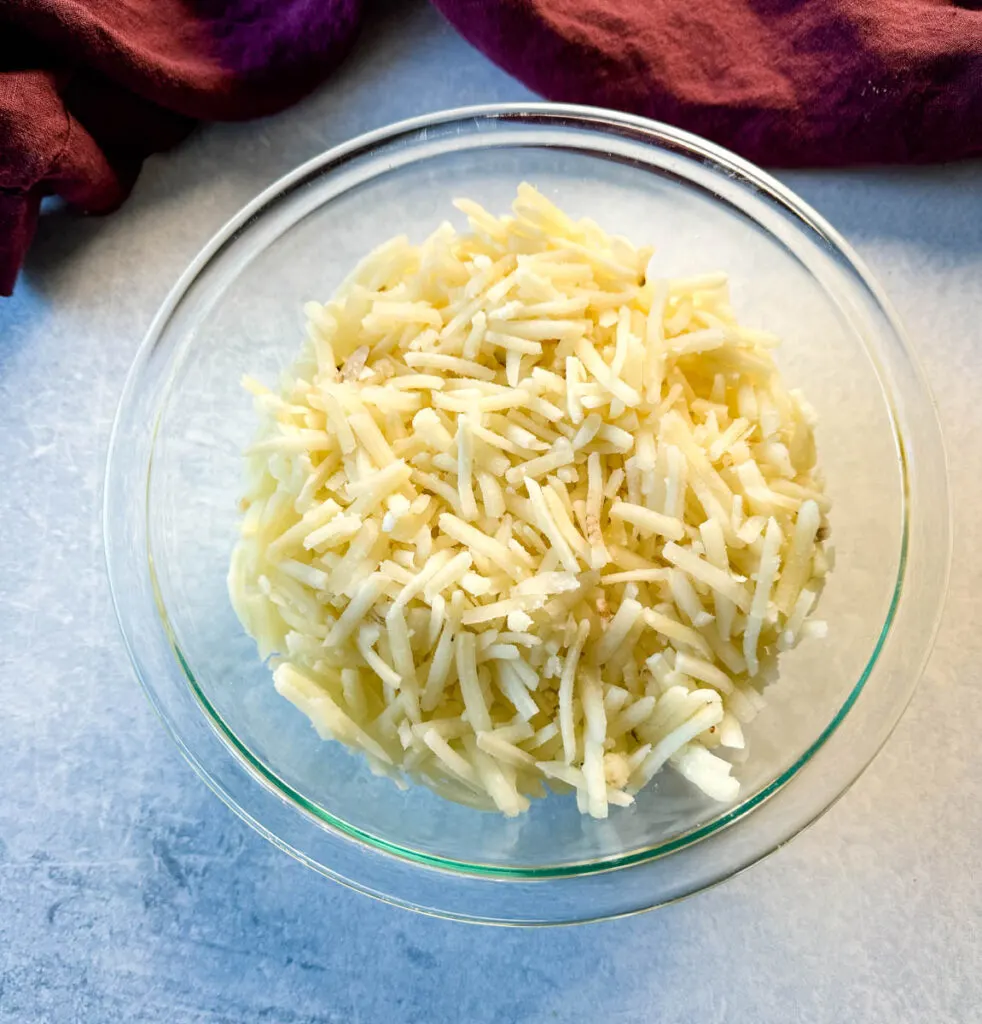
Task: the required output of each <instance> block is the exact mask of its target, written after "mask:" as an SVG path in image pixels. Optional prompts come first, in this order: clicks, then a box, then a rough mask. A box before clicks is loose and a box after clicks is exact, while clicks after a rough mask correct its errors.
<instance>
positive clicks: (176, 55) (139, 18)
mask: <svg viewBox="0 0 982 1024" xmlns="http://www.w3.org/2000/svg"><path fill="white" fill-rule="evenodd" d="M360 6H361V2H360V0H0V295H9V294H10V292H11V290H12V289H13V286H14V281H15V279H16V277H17V271H18V269H19V267H20V265H21V262H22V261H23V258H24V254H25V253H26V251H27V247H28V245H29V244H30V241H31V237H32V235H33V233H34V227H35V223H36V221H37V215H38V208H39V205H40V202H41V198H42V197H43V196H44V195H48V194H56V195H59V196H62V197H63V198H64V199H65V200H67V201H68V202H69V203H70V204H72V205H73V206H75V207H77V208H78V209H80V210H83V211H86V212H89V213H105V212H107V211H108V210H111V209H113V208H114V207H115V206H118V205H119V203H120V202H122V200H123V199H124V198H125V197H126V195H127V193H128V192H129V190H130V188H131V187H132V184H133V181H134V180H135V178H136V175H137V173H138V171H139V169H140V164H141V163H142V161H143V159H144V157H146V156H147V155H148V154H150V153H153V152H156V151H158V150H161V149H166V148H167V147H168V146H171V145H173V144H174V143H175V142H177V141H178V140H179V139H181V138H182V137H183V136H184V135H186V134H187V132H188V131H190V129H191V127H192V126H193V125H194V122H195V121H196V120H198V119H209V120H240V119H243V118H249V117H258V116H260V115H263V114H270V113H273V112H274V111H277V110H280V109H282V108H283V107H286V106H288V105H289V104H290V103H293V102H295V101H296V100H298V99H299V98H300V97H301V96H303V95H304V94H305V93H306V92H308V91H309V90H310V89H312V88H313V87H314V86H315V85H316V84H317V83H318V82H320V81H321V80H322V79H323V78H324V77H325V76H326V75H328V74H329V73H330V72H331V70H332V69H333V68H334V67H335V65H336V64H337V63H338V62H339V61H340V60H341V58H342V57H343V56H344V54H345V52H346V51H347V49H348V46H349V44H350V43H351V41H352V39H353V37H354V34H355V30H356V27H357V21H358V13H359V8H360Z"/></svg>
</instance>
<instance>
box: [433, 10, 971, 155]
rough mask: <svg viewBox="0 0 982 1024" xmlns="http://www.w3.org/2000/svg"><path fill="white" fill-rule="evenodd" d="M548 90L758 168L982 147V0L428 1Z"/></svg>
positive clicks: (503, 62) (551, 95) (508, 66)
mask: <svg viewBox="0 0 982 1024" xmlns="http://www.w3.org/2000/svg"><path fill="white" fill-rule="evenodd" d="M433 3H434V4H435V5H436V6H437V7H438V8H439V9H440V10H441V11H442V12H443V14H444V15H445V16H446V18H447V19H448V20H449V21H450V23H451V24H452V25H454V27H455V28H456V29H457V30H458V31H459V32H460V33H461V34H462V35H463V36H464V37H465V38H466V39H468V40H469V41H470V42H471V43H473V44H474V46H476V47H477V48H478V49H479V50H481V51H482V52H483V53H485V54H487V56H488V57H490V58H491V60H493V61H494V62H495V63H496V64H499V65H500V66H501V67H502V68H504V69H505V70H506V71H508V72H509V73H510V74H512V75H514V76H515V77H516V78H518V79H521V81H522V82H524V83H525V84H526V85H528V86H530V87H531V88H533V89H535V90H536V92H539V93H541V94H542V95H543V96H545V97H547V98H548V99H551V100H564V101H566V102H573V103H589V104H594V105H597V106H605V107H614V108H616V109H619V110H625V111H628V112H630V113H635V114H642V115H644V116H646V117H652V118H655V119H657V120H659V121H667V122H668V123H669V124H674V125H677V126H679V127H681V128H686V129H688V130H690V131H693V132H696V133H698V134H700V135H704V136H706V137H707V138H709V139H712V140H713V141H714V142H719V143H721V144H722V145H724V146H726V147H728V148H730V149H733V150H735V151H736V152H738V153H740V154H741V155H743V156H745V157H748V158H749V159H751V160H754V161H756V162H757V163H761V164H767V165H771V166H774V165H781V166H821V165H825V166H828V165H838V164H854V163H873V162H875V163H899V162H914V161H927V160H950V159H954V158H957V157H964V156H969V155H972V154H976V153H982V0H962V2H960V3H957V2H952V0H433Z"/></svg>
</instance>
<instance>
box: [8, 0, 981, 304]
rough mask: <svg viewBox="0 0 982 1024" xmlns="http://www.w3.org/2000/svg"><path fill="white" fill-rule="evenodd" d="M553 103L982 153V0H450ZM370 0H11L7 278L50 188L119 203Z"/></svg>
mask: <svg viewBox="0 0 982 1024" xmlns="http://www.w3.org/2000/svg"><path fill="white" fill-rule="evenodd" d="M433 2H434V4H435V5H436V7H438V8H439V9H440V10H441V11H442V12H443V14H444V15H445V16H446V18H447V19H448V20H449V21H450V22H451V24H453V25H454V26H456V28H457V29H458V30H459V31H460V32H461V33H462V34H463V35H464V37H465V38H467V39H468V40H469V41H470V42H472V43H473V44H474V45H475V46H476V47H478V49H480V50H482V51H483V52H484V53H485V54H487V55H488V57H490V58H491V59H492V60H493V61H495V62H496V63H498V64H500V65H501V66H502V67H503V68H504V69H505V70H506V71H509V72H510V73H511V74H513V75H515V76H516V77H517V78H519V79H521V80H522V81H523V82H525V83H526V84H527V85H529V86H531V87H532V88H533V89H535V90H536V91H538V92H540V93H541V94H543V95H544V96H546V97H547V98H549V99H555V100H566V101H572V102H578V103H588V104H594V105H599V106H610V107H615V108H619V109H622V110H627V111H631V112H634V113H638V114H643V115H647V116H649V117H654V118H657V119H659V120H663V121H667V122H669V123H671V124H675V125H678V126H680V127H683V128H687V129H689V130H691V131H694V132H697V133H699V134H701V135H705V136H707V137H708V138H710V139H713V140H714V141H716V142H719V143H722V144H723V145H725V146H728V147H730V148H731V149H734V150H736V151H737V152H739V153H742V154H743V155H744V156H747V157H749V158H750V159H752V160H755V161H757V162H758V163H763V164H769V165H784V166H795V165H836V164H848V163H859V162H905V161H924V160H945V159H953V158H956V157H962V156H967V155H970V154H974V153H982V10H980V9H979V8H980V7H982V0H962V2H960V3H955V2H952V0H433ZM360 5H361V0H0V295H4V294H9V293H10V291H11V289H12V288H13V284H14V280H15V278H16V276H17V271H18V268H19V267H20V264H21V262H22V260H23V257H24V254H25V252H26V250H27V247H28V245H29V244H30V240H31V236H32V234H33V231H34V226H35V223H36V220H37V215H38V208H39V205H40V201H41V198H42V196H44V195H47V194H57V195H60V196H62V197H63V198H64V199H65V200H67V201H68V202H69V203H70V204H72V205H73V206H75V207H77V208H78V209H80V210H83V211H87V212H91V213H103V212H106V211H108V210H111V209H112V208H113V207H115V206H116V205H118V204H119V203H120V202H121V201H122V200H123V198H125V196H126V194H127V193H128V191H129V189H130V187H131V186H132V183H133V181H134V179H135V177H136V174H137V173H138V171H139V168H140V164H141V162H142V160H143V158H144V157H145V156H147V155H148V154H149V153H152V152H155V151H157V150H160V149H164V148H166V147H168V146H169V145H172V144H173V143H174V142H176V141H178V140H179V139H180V138H181V137H182V136H183V135H184V134H186V133H187V132H188V131H189V130H190V128H191V126H192V125H193V123H194V121H195V120H197V119H202V118H204V119H215V120H229V119H231V120H235V119H240V118H248V117H255V116H258V115H261V114H268V113H271V112H273V111H276V110H279V109H280V108H282V107H284V106H286V105H288V104H289V103H291V102H293V101H294V100H296V99H298V98H299V97H300V96H302V95H303V94H304V93H305V92H307V91H308V90H309V89H311V88H312V87H313V86H314V85H316V84H317V83H318V82H319V81H320V80H321V79H322V78H324V77H325V76H326V75H327V74H328V73H329V72H330V71H331V70H332V69H333V67H334V66H335V65H336V64H337V63H338V61H339V60H340V59H341V58H342V57H343V55H344V53H345V52H346V50H347V48H348V46H349V44H350V42H351V40H352V37H353V35H354V32H355V28H356V23H357V20H358V14H359V7H360Z"/></svg>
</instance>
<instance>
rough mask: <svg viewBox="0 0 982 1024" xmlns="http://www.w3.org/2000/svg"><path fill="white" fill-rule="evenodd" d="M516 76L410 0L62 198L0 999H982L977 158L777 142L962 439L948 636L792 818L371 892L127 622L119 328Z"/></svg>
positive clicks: (11, 605) (322, 1013)
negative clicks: (650, 854)
mask: <svg viewBox="0 0 982 1024" xmlns="http://www.w3.org/2000/svg"><path fill="white" fill-rule="evenodd" d="M527 96H528V93H527V92H526V91H525V90H524V89H523V88H522V87H521V86H519V85H518V84H517V83H515V82H513V81H511V80H510V79H509V78H508V77H506V76H505V75H504V74H502V73H501V72H499V71H497V70H496V69H495V68H493V67H492V66H490V65H489V64H488V63H487V62H486V61H485V60H484V59H483V58H482V57H480V56H479V55H478V54H476V53H474V52H473V51H471V50H470V49H469V48H468V47H467V46H466V44H464V43H463V42H462V41H460V40H459V39H458V38H457V37H456V36H455V35H454V34H453V33H452V32H451V30H450V29H449V28H447V27H446V26H445V25H444V24H443V23H442V22H441V21H440V20H439V19H438V17H437V16H436V15H435V14H433V13H432V12H430V11H429V10H428V9H427V8H425V7H423V6H422V5H421V4H419V3H412V4H408V5H406V6H404V7H403V8H402V10H401V13H397V12H392V11H390V13H388V14H384V15H378V16H377V20H376V19H373V24H371V25H370V26H369V27H368V31H366V33H365V38H364V39H363V41H362V43H361V44H360V46H359V48H358V49H357V51H356V53H355V54H354V55H353V56H352V58H351V59H350V60H349V61H348V62H347V63H346V64H345V66H344V68H343V69H342V70H341V71H340V73H339V74H337V75H336V76H335V77H334V78H333V80H332V81H331V82H330V83H329V84H328V85H327V86H326V87H325V88H323V89H322V90H321V91H320V92H318V93H317V94H316V95H315V96H313V97H312V98H311V99H309V100H308V101H306V102H305V103H303V104H301V105H300V106H299V107H297V108H296V109H294V110H293V111H290V112H289V113H287V114H285V115H283V116H281V117H277V118H272V119H269V120H267V121H263V122H259V123H254V124H248V125H241V126H222V127H211V128H208V129H207V130H202V131H200V132H199V133H198V134H197V135H196V136H195V137H194V138H193V139H192V140H191V141H190V142H189V143H188V144H186V145H185V146H184V147H183V148H181V149H180V150H178V151H176V152H174V153H173V154H170V155H166V156H162V157H158V158H156V159H153V160H151V161H150V162H149V163H148V164H147V167H146V170H145V172H144V174H143V176H142V178H141V179H140V183H139V185H138V187H137V189H136V193H135V195H134V196H133V199H132V200H131V201H130V202H129V203H128V204H127V205H126V206H125V207H124V209H123V210H121V211H120V212H119V213H118V214H116V215H115V216H113V217H112V218H110V219H108V220H104V221H101V220H100V221H97V220H92V221H83V220H79V219H74V218H69V217H63V216H61V215H55V216H52V217H49V218H47V219H46V220H45V221H44V223H43V224H42V227H41V231H40V237H39V238H38V241H37V244H36V246H35V247H34V249H33V251H32V253H31V256H30V260H29V263H28V267H27V271H26V273H25V275H24V277H23V280H22V281H21V284H20V287H19V290H18V293H17V296H16V297H15V298H14V299H12V300H6V301H0V480H2V488H0V636H2V639H3V641H4V643H3V651H2V655H0V659H2V666H3V668H2V673H0V1022H2V1024H33V1022H48V1021H51V1022H58V1024H61V1022H75V1021H78V1022H86V1024H104V1022H105V1024H111V1022H117V1021H127V1022H128V1021H139V1022H143V1021H147V1022H155V1021H164V1020H166V1021H169V1022H175V1024H219V1022H221V1024H244V1022H251V1021H270V1022H274V1024H314V1022H331V1024H335V1022H336V1024H342V1022H343V1024H356V1022H377V1021H392V1022H399V1024H403V1022H407V1024H408V1022H417V1021H418V1022H424V1021H425V1022H436V1024H442V1022H447V1024H455V1022H458V1021H463V1020H467V1021H470V1022H474V1024H481V1022H492V1021H494V1022H499V1021H500V1022H507V1024H511V1022H526V1021H528V1022H533V1021H535V1022H537V1021H559V1022H567V1021H575V1020H579V1019H581V1018H584V1017H589V1018H591V1019H597V1020H602V1021H604V1022H609V1024H621V1022H625V1024H626V1022H641V1021H659V1022H676V1021H677V1022H682V1021H685V1022H689V1021H692V1022H695V1021H699V1022H702V1024H711V1022H716V1021H750V1022H759V1024H770V1022H773V1024H788V1022H798V1021H801V1022H806V1021H807V1022H811V1021H828V1022H853V1021H861V1022H881V1021H882V1022H890V1024H897V1022H907V1021H929V1022H942V1021H944V1022H946V1021H970V1020H974V1021H977V1020H979V1019H980V1014H982V1009H980V1004H982V980H980V975H979V971H978V968H979V966H980V961H982V956H980V934H979V923H980V919H982V888H980V881H979V872H978V870H977V867H976V864H977V859H978V855H979V850H980V842H979V841H980V838H982V837H980V827H979V826H980V820H982V811H980V804H982V756H980V750H979V742H978V722H979V718H980V714H982V691H980V686H979V675H980V660H982V631H980V629H979V626H978V616H977V611H976V609H977V605H976V599H977V596H978V594H979V582H980V578H979V577H980V568H979V564H980V563H979V557H980V554H982V525H980V517H979V500H980V498H982V483H980V480H982V473H980V469H982V465H980V461H982V460H980V454H979V453H980V444H979V436H980V429H982V403H980V395H982V386H980V381H982V312H980V303H982V291H980V284H979V282H980V280H982V166H980V165H979V164H962V165H959V166H951V167H938V168H931V169H918V170H877V171H849V172H835V173H832V172H823V173H820V174H819V173H795V174H782V175H781V177H782V178H783V180H785V181H786V182H788V183H789V184H790V185H791V187H792V188H794V189H796V190H797V191H798V192H799V193H800V194H801V195H803V196H804V197H805V198H806V199H807V200H808V201H810V202H811V203H813V204H814V205H815V206H816V207H817V208H818V209H819V210H820V211H821V212H822V213H824V214H825V215H826V216H827V217H828V218H829V219H830V220H831V221H832V223H833V224H835V225H836V226H837V227H838V228H840V229H841V230H842V231H843V232H844V233H845V234H846V236H847V237H849V238H850V239H851V241H852V242H853V243H854V244H855V245H856V247H857V248H858V249H859V251H860V252H861V254H862V255H863V256H864V257H865V258H866V259H867V260H868V262H869V263H870V265H871V266H872V268H873V270H874V272H875V273H876V274H877V275H878V276H879V278H880V279H881V281H882V282H883V283H884V285H885V286H886V288H887V290H888V291H889V292H890V294H891V295H892V297H893V299H894V302H895V303H896V305H897V307H898V308H899V310H900V313H901V315H902V316H903V317H904V319H905V320H906V322H907V325H908V327H909V329H910V332H911V334H912V335H913V337H914V338H915V339H916V340H917V341H918V342H919V345H920V349H921V353H922V356H923V359H924V362H925V364H926V368H927V372H928V375H929V377H930V379H931V383H932V385H933V387H934V388H935V391H936V394H937V396H938V399H939V404H940V407H941V416H942V420H943V424H944V428H945V432H946V436H947V442H948V446H949V453H950V462H951V479H952V486H953V497H954V503H955V550H956V559H955V564H954V569H953V576H952V587H951V596H950V599H949V604H948V608H947V613H946V615H945V620H944V624H943V627H942V630H941V634H940V637H939V640H938V645H937V649H936V651H935V654H934V656H933V658H932V660H931V663H930V666H929V668H928V671H927V674H926V676H925V678H924V680H923V682H922V683H921V686H920V688H919V690H918V692H917V695H916V697H915V699H914V702H913V704H912V706H911V708H910V710H909V712H908V713H907V715H906V716H905V718H904V720H903V722H902V723H901V725H900V727H899V728H898V730H897V732H896V734H895V735H894V737H893V738H892V739H891V741H890V743H889V744H888V746H887V748H886V749H885V751H884V752H883V753H882V754H881V755H880V757H879V758H878V759H877V761H876V762H875V763H874V765H873V766H872V768H871V769H870V770H869V771H868V772H867V773H866V774H865V776H864V777H863V778H862V779H861V780H860V782H859V783H858V784H857V785H856V786H855V787H854V788H853V789H852V791H851V792H850V793H849V794H848V795H847V796H846V797H845V798H844V799H843V800H842V801H840V803H839V804H838V805H837V806H836V807H834V808H833V809H832V811H831V812H830V813H829V814H827V815H826V816H825V818H824V819H823V820H821V821H820V822H819V823H818V824H817V825H815V826H814V827H813V828H812V829H811V830H809V831H808V832H807V833H806V834H805V835H804V836H802V837H801V838H800V839H798V840H797V841H796V842H795V843H794V844H792V845H791V846H790V847H789V848H788V849H786V850H784V851H782V852H780V853H779V854H777V855H776V856H774V857H773V858H771V859H770V860H768V861H767V862H765V863H764V864H763V865H761V866H758V867H757V868H755V869H753V870H751V871H749V872H747V873H746V874H744V875H742V876H741V877H739V878H737V879H735V880H732V881H731V882H729V883H727V884H726V885H724V886H722V887H721V888H719V889H717V890H715V891H713V892H711V893H708V894H704V895H702V896H700V897H697V898H695V899H693V900H690V901H688V902H685V903H683V904H681V905H679V906H676V907H672V908H669V909H667V910H663V911H660V912H657V913H654V914H648V915H644V916H642V917H640V918H635V919H633V920H628V921H621V922H614V923H610V924H603V925H594V926H589V927H585V928H574V929H563V930H553V931H547V932H538V933H532V932H515V931H503V930H498V929H478V928H473V927H467V926H463V925H454V924H450V923H446V922H442V921H437V920H429V919H425V918H420V917H416V916H413V915H410V914H408V913H406V912H405V911H399V910H394V909H391V908H389V907H386V906H383V905H381V904H377V903H374V902H372V901H370V900H368V899H366V898H365V897H362V896H358V895H355V894H353V893H350V892H348V891H347V890H345V889H343V888H341V887H340V886H337V885H333V884H331V883H329V882H327V881H326V880H324V879H322V878H320V877H318V876H316V875H315V874H313V873H312V872H310V871H307V870H306V869H304V868H302V867H301V866H300V865H299V864H296V863H294V862H293V861H292V860H291V859H290V858H288V857H287V856H285V855H284V854H282V853H280V852H278V851H277V850H275V849H274V848H273V847H272V846H269V845H268V844H266V843H265V842H264V841H263V840H262V839H260V838H259V836H258V835H255V834H254V833H252V832H251V831H250V830H249V829H248V828H247V827H246V826H245V825H244V824H243V823H242V822H240V821H239V820H238V819H237V818H236V817H234V816H233V815H232V813H231V812H230V811H228V810H226V808H225V807H224V806H223V805H222V804H221V803H219V801H218V800H216V799H215V798H214V797H213V796H212V795H211V794H210V793H209V792H208V791H207V790H206V789H205V787H204V786H203V785H202V784H201V783H200V782H199V781H198V780H197V779H196V778H195V777H194V775H193V774H192V772H191V770H190V769H189V768H188V767H187V766H186V765H185V764H184V762H183V761H182V760H181V758H180V757H179V755H178V753H177V751H176V749H175V748H174V747H173V746H172V745H171V742H170V740H169V739H168V738H167V737H166V735H165V734H164V731H163V730H162V729H161V727H160V726H159V724H158V722H157V721H156V720H155V718H154V716H153V714H152V712H151V710H150V708H149V706H148V705H147V703H146V701H145V700H144V698H143V696H142V694H141V692H140V690H139V689H138V687H137V685H136V683H135V681H134V679H133V677H132V675H131V673H130V670H129V666H128V664H127V662H126V658H125V655H124V652H123V649H122V644H121V642H120V640H119V637H118V635H117V631H116V626H115V623H114V621H113V617H112V612H111V609H110V603H109V595H108V592H107V586H106V582H105V577H104V572H103V564H102V553H101V537H100V524H99V515H100V511H99V506H100V492H101V484H102V472H103V458H104V453H105V448H106V444H107V441H108V435H109V428H110V423H111V418H112V415H113V412H114V408H115V405H116V400H117V397H118V394H119V391H120V389H121V387H122V382H123V378H124V375H125V372H126V369H127V367H128V365H129V363H130V360H131V358H132V356H133V354H134V352H135V350H136V347H137V345H138V343H139V339H140V337H141V335H142V334H143V332H144V331H145V329H146V327H147V325H148V323H149V321H150V318H151V316H152V314H153V312H154V310H155V309H156V307H157V305H158V304H159V302H160V301H161V300H162V299H163V297H164V295H165V293H166V291H167V290H168V288H169V287H170V285H171V283H172V282H173V281H174V279H175V278H176V276H177V275H178V274H179V272H180V271H181V270H182V269H183V267H184V266H185V265H186V264H187V262H188V261H189V260H190V259H191V257H192V256H193V255H194V253H195V252H196V251H197V249H198V248H199V247H200V246H201V245H202V244H203V243H204V242H205V241H206V240H207V238H208V237H209V236H210V235H211V234H212V232H213V231H214V230H215V229H217V228H218V227H219V226H220V225H221V224H222V222H223V221H224V220H225V219H226V218H227V217H229V216H230V215H231V214H232V213H234V212H235V210H236V209H237V208H238V207H239V206H240V205H241V204H242V203H243V202H244V201H246V200H247V199H249V198H251V197H252V196H253V194H254V193H256V192H257V191H258V190H259V189H260V188H261V187H263V186H265V185H266V184H268V183H269V182H271V181H272V180H273V179H275V178H276V177H278V176H279V175H280V174H282V173H283V172H285V171H287V170H289V169H290V168H292V167H293V166H294V165H295V164H297V163H299V162H300V161H302V160H304V159H306V158H308V157H310V156H313V155H314V154H316V153H318V152H320V151H321V150H323V149H324V148H326V147H328V146H332V145H334V144H335V143H338V142H340V141H342V140H344V139H346V138H349V137H350V136H352V135H354V134H356V133H358V132H361V131H364V130H366V129H369V128H373V127H376V126H379V125H382V124H384V123H386V122H389V121H393V120H396V119H398V118H401V117H406V116H409V115H412V114H417V113H422V112H425V111H430V110H435V109H439V108H443V107H449V106H454V105H458V104H464V103H477V102H486V101H493V100H515V99H523V98H526V97H527Z"/></svg>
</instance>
